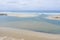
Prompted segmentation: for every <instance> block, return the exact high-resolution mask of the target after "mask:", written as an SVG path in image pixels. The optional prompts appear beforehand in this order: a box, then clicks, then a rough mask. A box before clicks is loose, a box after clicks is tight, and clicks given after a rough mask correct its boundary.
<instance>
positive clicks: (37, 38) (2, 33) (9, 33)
mask: <svg viewBox="0 0 60 40" xmlns="http://www.w3.org/2000/svg"><path fill="white" fill-rule="evenodd" d="M0 37H8V38H9V37H12V38H15V39H17V40H60V35H57V34H47V33H40V32H33V31H27V30H19V29H12V28H6V27H5V28H4V27H0Z"/></svg>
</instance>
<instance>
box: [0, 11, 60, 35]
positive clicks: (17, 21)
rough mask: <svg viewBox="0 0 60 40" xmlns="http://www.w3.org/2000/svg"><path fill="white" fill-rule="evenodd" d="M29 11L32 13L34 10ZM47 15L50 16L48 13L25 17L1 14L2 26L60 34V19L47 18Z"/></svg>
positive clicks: (0, 24)
mask: <svg viewBox="0 0 60 40" xmlns="http://www.w3.org/2000/svg"><path fill="white" fill-rule="evenodd" d="M14 13H15V12H14ZM16 13H17V12H16ZM20 13H22V12H20ZM27 13H28V14H30V13H31V14H32V12H27ZM36 13H38V14H39V12H36ZM12 14H13V13H12ZM45 17H48V15H44V14H43V15H40V16H37V17H25V18H22V17H14V16H0V27H10V28H16V29H24V30H31V31H35V32H43V33H51V34H60V21H59V20H50V19H46V18H45Z"/></svg>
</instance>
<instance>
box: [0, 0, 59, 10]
mask: <svg viewBox="0 0 60 40" xmlns="http://www.w3.org/2000/svg"><path fill="white" fill-rule="evenodd" d="M0 10H60V0H0Z"/></svg>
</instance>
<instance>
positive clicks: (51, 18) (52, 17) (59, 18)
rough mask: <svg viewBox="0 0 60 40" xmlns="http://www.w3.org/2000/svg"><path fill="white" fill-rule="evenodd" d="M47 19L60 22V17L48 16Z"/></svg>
mask: <svg viewBox="0 0 60 40" xmlns="http://www.w3.org/2000/svg"><path fill="white" fill-rule="evenodd" d="M46 18H47V19H50V20H60V15H52V16H48V17H46Z"/></svg>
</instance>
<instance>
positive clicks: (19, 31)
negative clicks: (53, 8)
mask: <svg viewBox="0 0 60 40" xmlns="http://www.w3.org/2000/svg"><path fill="white" fill-rule="evenodd" d="M37 16H39V15H36V14H30V15H29V14H7V17H6V16H4V17H2V20H3V19H4V18H5V20H6V21H8V22H6V23H5V24H2V26H1V25H0V39H1V40H2V39H3V38H5V39H6V40H12V39H14V40H60V34H52V33H59V31H58V32H57V30H60V29H59V28H60V27H59V26H58V27H57V25H54V24H50V23H47V22H44V21H35V20H36V19H34V18H32V17H37ZM10 17H11V18H10ZM12 17H13V18H12ZM14 17H17V18H18V20H20V21H18V20H17V21H14V20H16V18H15V19H14ZM49 17H50V16H49ZM21 18H22V19H21ZM24 18H27V19H24ZM28 18H32V19H31V20H28ZM33 19H34V20H33ZM5 20H3V21H5ZM11 20H13V21H11ZM21 20H22V21H21ZM32 20H33V21H32ZM3 23H4V22H3ZM41 30H42V31H43V32H40V31H41ZM38 31H39V32H38ZM49 32H51V34H50V33H49Z"/></svg>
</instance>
